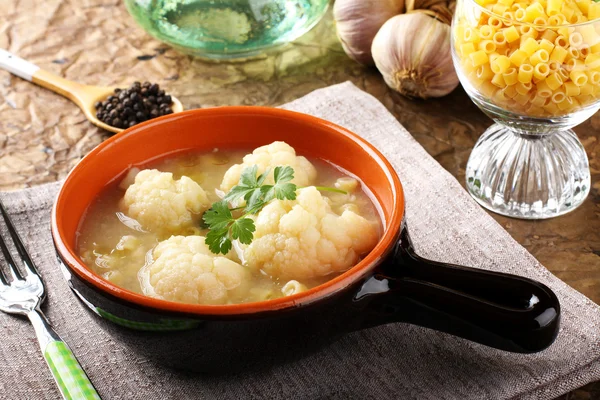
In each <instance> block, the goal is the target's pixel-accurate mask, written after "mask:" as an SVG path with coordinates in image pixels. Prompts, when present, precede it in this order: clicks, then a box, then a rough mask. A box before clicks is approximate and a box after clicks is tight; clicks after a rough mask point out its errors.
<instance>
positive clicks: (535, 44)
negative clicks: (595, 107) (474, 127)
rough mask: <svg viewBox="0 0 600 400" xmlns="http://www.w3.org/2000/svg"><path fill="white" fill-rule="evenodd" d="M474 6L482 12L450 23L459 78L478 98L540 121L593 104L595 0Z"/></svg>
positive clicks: (597, 40) (599, 49) (488, 1)
mask: <svg viewBox="0 0 600 400" xmlns="http://www.w3.org/2000/svg"><path fill="white" fill-rule="evenodd" d="M475 1H476V2H477V3H478V4H479V5H480V6H482V8H483V9H482V10H481V12H480V15H478V16H473V15H472V14H471V15H469V16H468V17H467V16H461V17H459V18H458V21H457V23H456V25H455V27H454V41H455V43H454V44H455V50H456V53H457V56H458V59H459V60H460V64H461V66H460V68H461V71H462V73H463V74H464V75H465V76H466V77H467V79H468V81H469V83H470V85H471V86H473V88H474V89H475V90H476V91H477V92H479V93H480V95H482V96H484V97H486V98H487V99H488V100H489V101H490V102H492V103H494V104H495V105H497V106H499V107H502V108H505V109H508V110H510V111H513V112H516V113H519V114H524V115H532V116H540V117H545V116H559V115H565V114H568V113H570V112H573V111H575V110H577V109H579V108H582V107H585V106H587V105H589V104H591V103H593V102H596V101H598V99H600V2H599V3H596V2H595V1H593V0H475ZM476 14H477V13H476ZM595 19H598V21H597V22H596V23H593V22H588V21H592V20H595ZM572 24H577V25H572Z"/></svg>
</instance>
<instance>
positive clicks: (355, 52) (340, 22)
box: [333, 0, 404, 65]
mask: <svg viewBox="0 0 600 400" xmlns="http://www.w3.org/2000/svg"><path fill="white" fill-rule="evenodd" d="M403 8H404V0H337V1H336V2H335V3H334V5H333V17H334V19H335V22H336V27H337V32H338V37H339V38H340V41H341V42H342V46H343V47H344V51H345V52H346V54H348V56H350V58H353V59H354V60H356V61H358V62H359V63H361V64H365V65H372V64H373V57H371V43H372V42H373V38H374V37H375V35H376V34H377V31H378V30H379V28H381V26H382V25H383V24H384V23H385V21H387V20H388V19H390V18H392V17H393V16H394V15H398V14H400V13H401V12H402V10H403Z"/></svg>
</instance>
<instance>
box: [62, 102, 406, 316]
mask: <svg viewBox="0 0 600 400" xmlns="http://www.w3.org/2000/svg"><path fill="white" fill-rule="evenodd" d="M276 140H280V141H285V142H287V143H288V144H290V145H291V146H292V147H294V148H295V149H296V151H297V153H298V154H299V155H304V156H307V157H309V158H310V157H312V158H320V159H323V160H326V161H330V162H332V163H334V164H335V165H337V166H339V167H341V168H343V169H345V170H347V171H348V172H350V173H352V174H354V175H356V176H358V177H359V178H360V179H361V180H362V181H363V183H364V184H365V185H366V186H367V187H368V188H369V190H370V192H371V194H372V198H373V200H374V202H375V203H376V205H377V206H379V210H380V214H381V216H382V219H383V224H384V234H383V237H382V239H381V240H380V242H379V243H378V245H377V246H376V248H375V249H374V250H373V251H372V252H371V253H370V254H369V255H367V256H366V257H365V258H364V259H363V260H362V261H361V262H360V263H359V264H357V265H356V266H355V267H353V268H352V269H351V270H349V271H347V272H346V273H344V274H342V275H340V276H338V277H336V278H334V279H332V280H331V281H329V282H326V283H325V284H323V285H320V286H318V287H316V288H314V289H311V290H309V291H307V292H304V293H300V294H298V295H294V296H289V297H283V298H280V299H276V300H270V301H264V302H257V303H247V304H240V305H226V306H199V305H184V304H180V303H174V302H168V301H162V300H157V299H150V298H148V297H145V296H141V295H137V294H135V293H133V292H129V291H127V290H124V289H120V288H118V287H116V286H115V285H113V284H112V283H110V282H108V281H106V280H104V279H103V278H101V277H99V276H97V275H95V274H94V273H93V272H91V270H89V269H88V268H87V267H86V266H85V265H84V264H83V262H82V261H81V260H80V259H79V257H78V256H77V253H76V239H77V231H78V228H79V225H80V222H81V220H82V218H83V216H84V215H85V212H86V210H87V208H88V206H89V205H90V204H91V203H92V202H93V201H94V199H95V198H96V197H97V196H98V195H99V194H100V193H101V192H102V191H103V189H105V187H106V186H107V185H109V184H110V183H111V182H113V181H114V180H115V179H120V177H121V176H122V175H123V173H125V172H126V171H127V170H128V168H130V167H131V166H133V165H144V164H147V163H148V162H150V161H152V160H156V159H158V158H162V157H165V156H167V155H169V154H174V153H177V152H184V151H190V150H198V151H202V150H212V149H214V148H241V149H254V148H256V147H259V146H262V145H265V144H269V143H271V142H273V141H276ZM403 210H404V198H403V194H402V189H401V186H400V182H399V180H398V177H397V175H396V174H395V172H394V170H393V169H392V167H391V165H390V164H389V163H388V162H387V160H385V158H384V157H383V156H382V155H381V154H380V153H379V152H378V151H377V150H376V149H375V148H374V147H373V146H372V145H370V144H369V143H367V142H366V141H364V140H363V139H361V138H359V137H358V136H356V135H355V134H353V133H351V132H349V131H347V130H345V129H343V128H341V127H339V126H337V125H335V124H332V123H330V122H327V121H324V120H320V119H318V118H315V117H312V116H308V115H305V114H299V113H294V112H290V111H285V110H279V109H273V108H263V107H221V108H212V109H204V110H190V111H186V112H183V113H178V114H172V115H168V116H165V117H162V118H158V119H155V120H151V121H148V122H146V123H143V124H140V125H137V126H135V127H133V128H130V129H128V130H127V131H125V132H122V133H120V134H118V135H116V136H114V137H112V138H110V139H108V140H107V141H105V142H104V143H102V144H101V145H99V146H98V147H97V148H95V149H94V150H93V151H92V152H91V153H90V154H88V155H87V156H86V157H85V158H84V159H83V160H82V161H81V162H80V163H79V164H78V165H77V166H76V167H75V168H74V169H73V170H72V171H71V173H70V174H69V176H68V177H67V179H66V181H65V183H64V185H63V187H62V189H61V191H60V193H59V196H58V198H57V201H56V204H55V206H54V210H53V215H52V233H53V237H54V241H55V245H56V247H57V250H58V252H59V253H60V255H61V257H62V258H63V260H64V261H65V262H66V264H67V265H68V266H69V267H70V268H71V269H72V270H73V271H74V272H75V273H77V275H79V276H80V277H81V278H83V279H84V280H86V281H88V282H89V283H91V284H93V285H94V286H96V287H98V288H99V289H101V290H104V291H108V292H110V293H111V294H113V295H116V296H118V297H121V298H124V299H125V300H128V301H133V302H135V303H138V304H141V305H145V306H149V307H154V308H160V309H165V310H174V311H185V312H192V313H209V314H215V313H216V314H221V313H227V314H229V313H244V312H255V311H258V310H263V309H278V308H283V307H287V306H292V305H297V304H298V303H303V302H305V301H309V300H311V299H315V298H318V297H321V296H324V295H326V294H327V293H329V292H334V291H336V290H338V289H340V288H342V287H344V286H346V285H348V284H349V283H351V281H352V280H354V279H356V276H357V275H362V274H361V271H362V272H364V271H365V270H368V269H369V267H372V266H373V265H375V263H376V262H377V261H378V260H379V259H380V258H381V257H382V256H383V255H384V253H386V252H387V251H388V250H389V249H390V247H391V245H392V243H393V242H394V240H395V239H396V237H397V233H398V229H399V226H400V223H401V220H402V215H403Z"/></svg>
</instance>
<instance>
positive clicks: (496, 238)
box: [0, 83, 600, 400]
mask: <svg viewBox="0 0 600 400" xmlns="http://www.w3.org/2000/svg"><path fill="white" fill-rule="evenodd" d="M285 108H288V109H292V110H296V111H301V112H304V113H308V114H313V115H316V116H318V117H321V118H324V119H327V120H330V121H332V122H335V123H337V124H340V125H342V126H344V127H346V128H348V129H350V130H352V131H354V132H356V133H358V134H359V135H361V136H363V137H364V138H365V139H367V140H368V141H370V142H371V143H373V144H374V145H375V146H376V147H378V148H379V149H380V150H381V151H382V152H383V153H384V154H385V155H386V157H387V158H388V159H389V160H390V161H391V162H392V164H393V165H394V168H396V170H397V171H398V173H399V175H400V178H401V180H402V183H403V185H404V189H405V193H406V199H407V209H406V215H407V218H408V223H409V225H410V229H411V234H412V238H413V240H414V242H415V246H416V247H417V250H418V251H419V252H420V254H421V255H423V256H425V257H429V258H431V259H436V260H443V261H446V262H451V263H457V264H463V265H469V266H476V267H480V268H484V269H489V270H495V271H503V272H509V273H512V274H518V275H523V276H527V277H529V278H533V279H536V280H539V281H541V282H543V283H545V284H546V285H548V286H549V287H551V288H552V289H553V290H554V291H555V292H556V294H557V296H558V298H559V299H560V302H561V306H562V328H561V331H560V333H559V335H558V339H557V340H556V342H555V343H554V344H553V345H552V346H551V347H550V348H548V349H547V350H545V351H543V352H541V353H538V354H531V355H522V354H514V353H508V352H504V351H499V350H495V349H491V348H489V347H485V346H482V345H479V344H476V343H472V342H469V341H466V340H463V339H460V338H456V337H453V336H450V335H446V334H443V333H439V332H435V331H432V330H428V329H424V328H420V327H416V326H411V325H406V324H400V323H396V324H389V325H386V326H380V327H376V328H372V329H368V330H364V331H361V332H356V333H352V334H349V335H346V336H345V337H343V338H342V339H341V340H339V341H338V342H336V343H334V344H332V345H331V346H329V347H327V348H325V349H323V350H322V351H320V352H318V353H316V354H313V355H310V356H308V357H306V358H304V359H302V360H299V361H296V362H293V363H289V364H285V365H279V366H273V367H272V368H271V369H270V370H263V371H260V372H254V371H247V372H244V373H241V374H237V375H234V376H221V377H215V376H203V375H198V374H185V373H181V372H176V371H172V370H169V369H166V368H163V367H160V366H157V365H155V364H153V363H151V362H149V361H147V360H145V359H143V358H141V357H139V356H137V355H136V354H134V353H131V352H130V351H129V350H127V349H125V348H123V347H122V346H121V345H120V344H119V343H118V342H115V341H114V340H113V339H112V338H111V337H110V336H108V335H107V334H106V333H105V332H104V331H102V330H101V329H100V328H99V327H98V326H97V325H96V322H95V318H93V317H92V316H91V315H90V313H88V312H87V311H85V310H84V309H83V306H82V305H81V304H79V302H78V300H77V299H76V298H75V296H74V295H73V294H72V293H71V292H70V290H69V288H68V286H67V284H66V282H65V281H64V280H63V278H62V276H61V273H60V271H59V268H58V265H57V263H56V261H55V257H54V250H53V247H52V242H51V237H50V230H49V220H50V207H51V204H52V202H53V198H54V196H55V194H56V192H57V190H58V188H59V185H58V184H50V185H46V186H40V187H37V188H34V189H29V190H24V191H21V192H15V193H4V194H2V198H3V200H4V201H5V202H6V205H7V207H8V208H9V211H10V213H11V214H12V216H13V218H14V219H15V222H16V223H17V226H18V229H19V231H20V232H21V234H22V236H23V237H24V240H26V241H27V247H28V248H29V249H30V251H31V253H32V256H33V258H34V260H35V262H37V264H38V266H39V268H40V270H41V272H42V274H43V276H44V279H45V280H46V282H47V286H48V289H49V299H48V302H47V306H46V310H47V315H48V317H49V318H50V320H51V321H52V323H53V324H54V326H55V328H56V329H57V331H58V332H59V333H60V334H61V335H62V336H63V338H64V339H65V340H66V341H67V343H68V344H69V345H70V346H71V347H72V349H73V351H74V352H75V354H76V355H77V357H78V358H79V360H80V361H81V363H82V364H83V366H84V368H85V370H86V371H87V372H88V374H89V376H90V378H91V379H92V381H93V382H94V384H95V385H96V387H97V388H98V390H99V392H100V394H101V395H102V396H103V397H104V398H105V399H144V400H147V399H192V398H193V399H195V398H208V399H230V398H231V399H263V398H269V399H319V398H321V399H368V398H377V399H436V400H438V399H551V398H554V397H556V396H558V395H560V394H562V393H565V392H568V391H570V390H572V389H574V388H576V387H579V386H583V385H585V384H586V383H588V382H590V381H593V380H597V379H600V361H599V359H600V337H599V332H600V308H599V307H598V306H597V305H595V304H594V303H592V302H591V301H590V300H588V299H587V298H586V297H584V296H583V295H581V294H580V293H578V292H576V291H575V290H573V289H572V288H570V287H569V286H567V285H566V284H565V283H563V282H562V281H560V280H559V279H557V278H556V277H555V276H553V275H552V274H551V273H550V272H549V271H548V270H546V269H545V268H544V267H543V266H542V265H540V263H539V262H537V261H536V260H535V259H534V258H533V257H532V256H531V255H530V254H529V253H528V252H527V251H526V250H525V249H524V248H523V247H521V246H520V245H519V244H518V243H516V242H515V241H514V240H513V239H512V238H511V237H510V236H509V234H508V233H507V232H506V231H505V230H504V229H502V227H501V226H500V225H498V224H497V223H496V222H495V221H494V220H493V219H492V218H491V217H490V216H489V215H488V214H487V213H486V212H485V211H484V210H482V209H481V208H480V207H479V206H478V205H477V204H476V203H475V202H474V201H473V200H472V199H471V198H470V197H469V195H468V194H467V193H466V192H465V191H464V190H463V189H462V188H461V186H460V184H459V183H458V182H457V181H456V180H455V179H454V178H453V177H452V176H451V175H450V174H449V173H448V172H446V171H445V170H444V169H443V168H442V167H441V166H440V165H439V164H438V163H437V162H436V161H435V160H434V159H433V158H431V157H430V156H429V155H428V154H427V153H426V151H425V150H424V149H423V148H422V147H421V146H419V144H418V143H417V142H416V141H415V140H414V139H413V138H412V137H411V136H410V134H409V133H408V132H407V131H406V130H405V129H404V128H403V127H402V126H401V125H400V124H399V123H398V122H397V121H396V120H395V119H394V117H393V116H392V115H390V114H389V113H388V112H387V110H386V109H385V108H384V107H383V105H381V104H380V103H379V102H378V101H377V100H376V99H374V98H373V97H371V96H370V95H368V94H366V93H364V92H362V91H360V90H359V89H357V88H356V87H354V86H353V85H352V84H350V83H344V84H341V85H337V86H332V87H330V88H326V89H321V90H317V91H315V92H313V93H311V94H309V95H307V96H306V97H304V98H302V99H299V100H297V101H294V102H293V103H290V104H288V105H286V106H285ZM0 332H1V333H2V336H1V337H2V338H1V339H0V397H1V398H3V399H57V398H59V394H58V392H57V390H56V388H55V385H54V383H53V381H52V378H51V376H50V373H49V372H48V370H47V367H46V365H45V364H44V361H43V359H42V357H41V354H40V351H39V350H38V347H37V343H36V340H35V336H34V333H33V330H32V328H31V327H30V326H29V324H28V322H27V321H25V320H24V319H20V318H15V317H13V316H8V315H5V314H2V313H0ZM198 340H202V339H201V338H200V337H199V338H198Z"/></svg>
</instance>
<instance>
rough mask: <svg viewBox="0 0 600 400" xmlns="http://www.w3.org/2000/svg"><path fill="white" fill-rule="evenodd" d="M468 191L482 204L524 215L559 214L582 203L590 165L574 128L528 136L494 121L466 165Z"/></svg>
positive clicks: (526, 216)
mask: <svg viewBox="0 0 600 400" xmlns="http://www.w3.org/2000/svg"><path fill="white" fill-rule="evenodd" d="M466 181H467V190H468V191H469V193H470V194H471V196H473V198H474V199H475V200H476V201H477V202H478V203H479V204H481V205H482V206H483V207H485V208H487V209H488V210H490V211H493V212H495V213H498V214H502V215H506V216H509V217H514V218H523V219H545V218H552V217H556V216H559V215H562V214H565V213H568V212H569V211H573V210H574V209H575V208H577V207H578V206H579V205H580V204H581V203H582V202H583V201H584V200H585V198H586V197H587V195H588V193H589V191H590V168H589V163H588V158H587V155H586V154H585V149H584V148H583V145H582V144H581V142H580V141H579V139H578V138H577V136H576V135H575V132H573V131H572V130H563V131H558V132H555V133H552V134H548V135H527V134H524V133H522V131H521V132H519V131H513V130H511V129H510V128H508V127H506V126H504V125H501V124H494V125H492V126H491V127H490V128H489V129H488V130H487V131H485V132H484V134H483V135H482V136H481V137H480V138H479V140H478V141H477V143H476V144H475V148H474V149H473V151H472V152H471V156H470V157H469V161H468V163H467V169H466Z"/></svg>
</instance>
